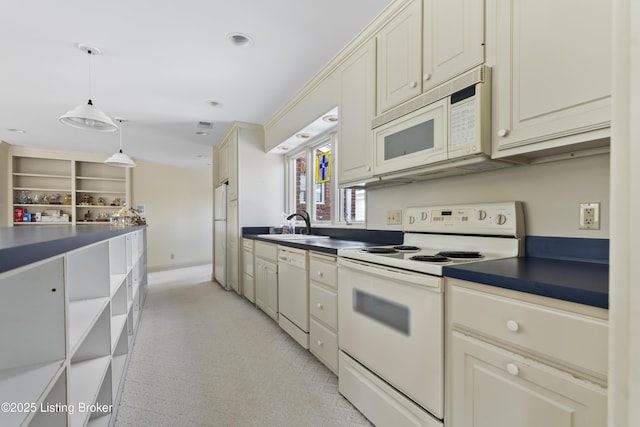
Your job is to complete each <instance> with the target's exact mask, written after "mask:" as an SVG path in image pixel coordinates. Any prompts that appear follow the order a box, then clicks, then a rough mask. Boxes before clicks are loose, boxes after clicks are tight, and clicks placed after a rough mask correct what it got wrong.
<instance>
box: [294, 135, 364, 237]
mask: <svg viewBox="0 0 640 427" xmlns="http://www.w3.org/2000/svg"><path fill="white" fill-rule="evenodd" d="M336 144H337V136H336V134H335V133H333V134H329V135H327V134H324V135H321V136H320V137H318V138H316V139H314V140H312V141H310V142H309V143H308V144H307V145H306V146H305V147H303V148H302V149H301V150H299V151H297V152H295V153H293V154H291V155H290V156H288V157H287V163H288V177H289V178H288V181H289V192H288V199H289V200H288V203H287V206H290V209H291V212H295V211H298V210H305V211H307V212H309V216H310V217H311V221H312V222H313V223H315V224H320V225H332V224H342V225H345V224H346V225H349V224H354V223H360V224H364V221H365V214H366V209H365V190H364V189H355V188H347V189H338V185H337V182H338V180H337V176H336V170H337V168H336V166H335V160H336V159H335V157H334V156H333V154H334V153H336V152H337V150H336ZM338 160H339V159H338ZM308 166H310V167H308Z"/></svg>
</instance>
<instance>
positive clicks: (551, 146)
mask: <svg viewBox="0 0 640 427" xmlns="http://www.w3.org/2000/svg"><path fill="white" fill-rule="evenodd" d="M611 11H612V7H611V1H608V0H602V1H591V2H583V1H580V0H565V1H562V2H557V1H554V0H543V1H540V0H490V1H487V30H488V34H490V35H489V36H488V37H487V38H488V44H487V46H488V47H489V46H490V47H491V49H492V52H493V55H491V56H492V58H488V64H487V65H490V66H491V67H492V68H493V70H492V81H493V82H492V84H493V97H492V110H493V111H492V116H493V126H492V129H493V138H492V141H493V147H494V152H493V156H494V157H504V156H508V155H525V154H526V155H529V156H533V155H536V152H538V151H541V150H551V153H553V152H554V151H555V152H558V151H559V150H560V148H561V147H565V149H566V150H570V149H571V148H572V146H574V145H575V144H578V143H584V142H588V141H594V140H597V139H600V138H607V137H608V136H609V125H610V120H611V112H610V108H611V106H610V104H611V101H610V99H611V37H612V27H611V22H612V21H611ZM568 17H573V18H569V19H568ZM591 144H592V145H597V142H591ZM581 146H584V144H583V145H581ZM588 146H589V144H587V147H588ZM577 148H579V147H574V149H577ZM538 155H542V153H538Z"/></svg>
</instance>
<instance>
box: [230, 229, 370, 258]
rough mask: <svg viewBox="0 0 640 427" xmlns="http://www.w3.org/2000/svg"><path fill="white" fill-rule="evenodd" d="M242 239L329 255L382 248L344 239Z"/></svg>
mask: <svg viewBox="0 0 640 427" xmlns="http://www.w3.org/2000/svg"><path fill="white" fill-rule="evenodd" d="M242 237H244V238H246V239H253V240H260V241H263V242H268V243H273V244H276V245H281V246H288V247H290V248H297V249H303V250H309V251H315V252H324V253H327V254H332V255H336V254H337V253H338V249H345V248H364V247H367V246H380V243H371V242H360V241H357V240H342V239H335V238H333V237H332V238H329V239H296V240H280V239H270V238H268V237H258V236H257V235H252V234H245V235H243V236H242Z"/></svg>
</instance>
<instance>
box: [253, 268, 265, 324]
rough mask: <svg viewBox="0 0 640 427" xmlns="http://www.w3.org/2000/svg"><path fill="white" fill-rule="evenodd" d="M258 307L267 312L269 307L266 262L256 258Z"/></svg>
mask: <svg viewBox="0 0 640 427" xmlns="http://www.w3.org/2000/svg"><path fill="white" fill-rule="evenodd" d="M255 266H256V269H255V285H256V306H257V307H258V308H259V309H260V310H262V311H264V312H266V310H267V309H266V307H267V270H266V266H265V262H264V261H263V260H261V259H259V258H256V263H255Z"/></svg>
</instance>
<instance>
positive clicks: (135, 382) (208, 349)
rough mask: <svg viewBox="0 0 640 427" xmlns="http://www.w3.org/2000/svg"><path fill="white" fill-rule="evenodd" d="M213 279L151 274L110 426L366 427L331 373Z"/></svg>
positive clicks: (195, 272) (187, 272)
mask: <svg viewBox="0 0 640 427" xmlns="http://www.w3.org/2000/svg"><path fill="white" fill-rule="evenodd" d="M210 277H211V268H210V266H209V267H208V268H204V269H203V268H193V269H183V270H174V271H172V272H165V273H153V274H150V275H149V283H150V285H149V291H148V294H147V300H146V303H145V307H144V310H143V312H142V320H141V321H140V326H139V330H138V335H137V338H136V342H135V346H134V348H133V354H132V356H131V362H130V365H129V369H128V372H127V374H126V379H125V384H124V390H123V393H122V399H121V402H120V408H119V412H118V417H117V420H116V424H115V425H116V427H124V426H153V427H162V426H171V427H179V426H260V427H268V426H322V427H327V426H363V425H364V426H369V425H370V424H369V422H368V421H367V420H366V419H365V418H364V417H363V416H362V415H361V414H360V413H359V412H358V411H357V410H356V409H355V408H354V407H353V406H351V404H350V403H349V402H348V401H347V400H346V399H344V398H343V397H342V396H341V395H340V394H339V393H338V379H337V378H336V376H335V375H334V374H333V373H332V372H331V371H329V370H328V369H327V368H326V367H325V366H324V365H322V364H321V363H320V362H318V361H317V360H316V359H315V357H314V356H313V355H312V354H311V353H309V352H308V351H306V350H304V349H302V348H301V347H300V346H299V345H298V344H297V343H296V342H295V341H293V339H291V338H290V337H289V336H288V335H287V334H286V333H285V332H284V331H282V330H281V329H280V327H279V326H278V325H277V324H276V323H275V322H274V321H273V320H271V319H270V318H269V317H267V316H266V315H265V314H264V313H262V312H261V311H260V310H258V309H256V308H255V307H254V306H253V305H251V304H250V303H249V302H248V301H247V300H245V299H243V298H240V297H239V296H238V295H237V294H236V293H235V292H228V291H224V290H222V288H220V286H219V285H218V284H216V283H212V282H210V281H209V278H210Z"/></svg>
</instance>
